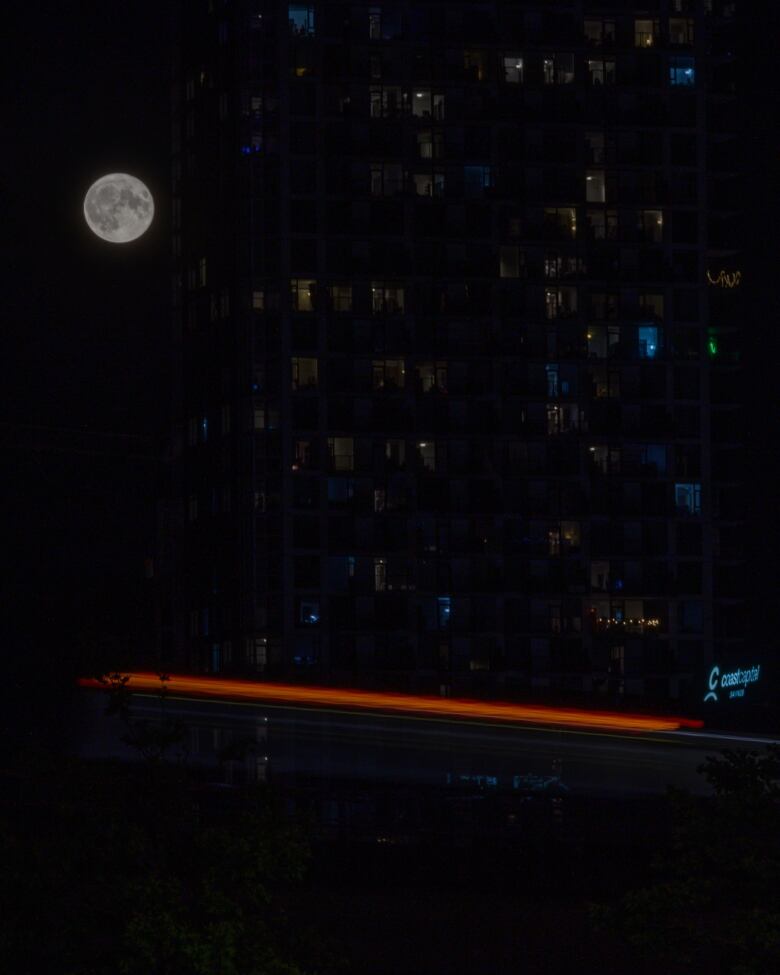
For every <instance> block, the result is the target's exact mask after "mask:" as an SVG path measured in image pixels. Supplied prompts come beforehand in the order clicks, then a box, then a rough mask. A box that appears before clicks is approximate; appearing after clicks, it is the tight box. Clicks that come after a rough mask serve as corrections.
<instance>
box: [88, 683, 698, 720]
mask: <svg viewBox="0 0 780 975" xmlns="http://www.w3.org/2000/svg"><path fill="white" fill-rule="evenodd" d="M123 676H125V675H123ZM126 676H127V677H128V678H129V680H128V682H127V689H128V690H129V691H139V692H145V691H146V692H148V691H159V690H160V687H161V682H160V677H159V675H158V674H152V673H131V674H128V675H126ZM79 684H80V685H81V686H82V687H92V688H104V687H105V685H104V684H102V683H101V682H100V681H98V680H95V679H93V678H89V677H82V678H80V679H79ZM165 687H166V689H167V691H168V693H170V694H174V695H183V696H185V697H212V698H223V699H225V700H236V701H258V702H262V701H267V702H269V703H271V702H273V703H277V704H279V703H282V704H295V705H298V706H304V707H312V708H315V707H324V708H352V709H356V710H358V711H384V712H387V711H391V712H395V713H398V714H399V715H405V716H413V715H420V716H424V717H438V718H452V719H455V720H458V719H462V718H467V719H468V718H473V719H481V720H483V721H484V720H488V721H501V722H520V723H525V724H536V725H558V726H565V727H568V728H584V729H599V730H602V731H603V730H608V731H623V732H625V731H629V732H642V731H676V730H678V729H679V728H681V727H687V728H701V727H702V725H703V722H702V721H697V720H695V719H692V718H680V717H669V716H666V715H664V716H655V715H648V714H630V713H626V714H623V713H620V712H614V711H586V710H584V709H581V708H556V707H550V706H546V705H539V704H532V705H529V704H512V703H511V702H508V701H507V702H504V701H474V700H464V699H459V698H449V697H426V696H418V695H413V694H397V693H385V692H380V691H360V690H352V689H346V688H331V687H302V686H300V685H298V684H267V683H260V682H258V681H249V680H228V679H225V678H222V677H194V676H187V675H182V674H177V675H170V676H168V678H167V679H166V681H165Z"/></svg>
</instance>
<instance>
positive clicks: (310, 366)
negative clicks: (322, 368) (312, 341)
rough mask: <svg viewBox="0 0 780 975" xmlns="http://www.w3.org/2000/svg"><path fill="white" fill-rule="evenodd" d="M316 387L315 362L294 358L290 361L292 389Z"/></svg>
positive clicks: (310, 359) (313, 360)
mask: <svg viewBox="0 0 780 975" xmlns="http://www.w3.org/2000/svg"><path fill="white" fill-rule="evenodd" d="M316 386H317V360H316V359H313V358H304V357H302V356H294V357H293V359H292V388H293V389H314V388H315V387H316Z"/></svg>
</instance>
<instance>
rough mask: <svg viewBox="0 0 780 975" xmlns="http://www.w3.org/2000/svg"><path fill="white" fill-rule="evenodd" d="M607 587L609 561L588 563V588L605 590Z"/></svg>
mask: <svg viewBox="0 0 780 975" xmlns="http://www.w3.org/2000/svg"><path fill="white" fill-rule="evenodd" d="M608 587H609V562H591V563H590V588H591V589H595V590H597V591H598V592H606V591H607V589H608Z"/></svg>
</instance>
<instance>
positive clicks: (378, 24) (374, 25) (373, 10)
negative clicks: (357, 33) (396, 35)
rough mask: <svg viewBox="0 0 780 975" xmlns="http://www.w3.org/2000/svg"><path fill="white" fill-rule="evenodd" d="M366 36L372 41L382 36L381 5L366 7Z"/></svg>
mask: <svg viewBox="0 0 780 975" xmlns="http://www.w3.org/2000/svg"><path fill="white" fill-rule="evenodd" d="M368 36H369V39H370V40H372V41H378V40H381V38H382V8H381V7H369V8H368Z"/></svg>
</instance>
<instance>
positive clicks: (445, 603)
mask: <svg viewBox="0 0 780 975" xmlns="http://www.w3.org/2000/svg"><path fill="white" fill-rule="evenodd" d="M436 610H437V617H438V624H439V629H440V630H443V629H446V627H448V626H449V624H450V618H451V617H452V597H451V596H439V597H438V598H437V600H436Z"/></svg>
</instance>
